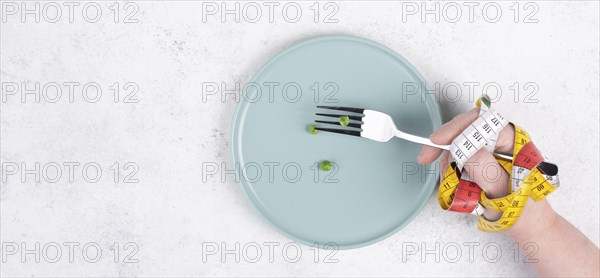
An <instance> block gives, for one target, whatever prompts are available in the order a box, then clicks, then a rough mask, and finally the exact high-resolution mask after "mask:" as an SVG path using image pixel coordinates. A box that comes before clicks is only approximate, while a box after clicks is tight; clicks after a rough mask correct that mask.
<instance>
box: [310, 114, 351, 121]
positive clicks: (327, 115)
mask: <svg viewBox="0 0 600 278" xmlns="http://www.w3.org/2000/svg"><path fill="white" fill-rule="evenodd" d="M316 114H317V116H323V117H333V118H338V119H339V118H340V117H341V116H346V115H336V114H323V113H316ZM348 118H349V119H350V120H355V121H359V122H360V121H361V119H362V117H359V116H348Z"/></svg>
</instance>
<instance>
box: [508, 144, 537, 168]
mask: <svg viewBox="0 0 600 278" xmlns="http://www.w3.org/2000/svg"><path fill="white" fill-rule="evenodd" d="M542 161H544V157H543V156H542V154H541V153H540V151H538V149H537V147H536V146H535V144H533V142H531V141H530V142H528V143H527V144H525V146H523V148H522V149H521V150H520V151H519V154H518V155H517V157H515V160H514V161H513V165H514V166H519V167H523V168H527V169H530V170H531V169H533V167H535V166H537V165H538V164H540V162H542Z"/></svg>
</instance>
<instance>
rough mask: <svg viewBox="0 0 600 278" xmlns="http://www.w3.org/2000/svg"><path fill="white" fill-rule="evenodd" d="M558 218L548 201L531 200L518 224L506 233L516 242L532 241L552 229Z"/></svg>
mask: <svg viewBox="0 0 600 278" xmlns="http://www.w3.org/2000/svg"><path fill="white" fill-rule="evenodd" d="M557 218H558V214H557V213H556V212H555V211H554V210H553V209H552V207H551V206H550V203H548V201H547V200H545V199H544V200H541V201H539V202H535V201H534V200H529V201H528V202H527V205H525V208H524V209H523V212H522V214H521V216H520V217H519V219H518V220H517V223H515V225H514V226H513V227H511V228H510V229H509V230H507V231H506V233H507V234H508V235H509V236H510V237H511V238H512V239H513V240H514V241H516V242H527V241H531V239H532V238H533V237H536V236H538V235H540V234H542V233H543V232H544V231H546V230H547V229H549V228H551V227H552V225H553V224H554V223H555V221H556V219H557Z"/></svg>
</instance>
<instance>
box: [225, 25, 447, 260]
mask: <svg viewBox="0 0 600 278" xmlns="http://www.w3.org/2000/svg"><path fill="white" fill-rule="evenodd" d="M422 86H425V81H424V79H423V78H422V77H421V75H420V74H419V73H418V72H417V71H416V70H415V69H414V68H413V67H412V66H411V65H410V64H409V63H408V62H407V61H406V60H405V59H404V58H402V57H401V56H400V55H398V54H396V53H395V52H393V51H392V50H390V49H388V48H387V47H385V46H382V45H380V44H378V43H375V42H372V41H369V40H366V39H361V38H357V37H350V36H324V37H317V38H313V39H309V40H306V41H303V42H301V43H298V44H296V45H294V46H292V47H289V48H288V49H286V50H285V51H283V52H281V53H280V54H278V55H277V56H275V57H274V58H272V59H271V60H270V61H269V62H268V63H267V64H266V65H264V66H263V67H262V68H261V69H260V71H259V72H258V73H257V74H256V76H255V77H254V78H253V79H252V80H251V82H249V83H248V84H246V86H243V89H242V92H243V93H242V96H243V97H242V98H241V101H240V103H239V105H238V107H237V110H236V113H235V117H234V125H233V157H234V160H235V162H236V165H238V166H239V169H240V170H239V174H240V176H241V179H240V182H241V186H242V189H243V191H244V193H245V195H246V197H247V198H248V200H250V202H251V203H252V205H253V206H254V208H256V210H257V211H258V213H259V214H260V215H261V216H262V217H263V218H264V219H265V220H266V221H267V222H268V223H270V224H271V225H272V226H273V227H274V228H275V229H277V230H278V231H279V232H280V233H282V234H284V235H285V236H287V237H289V238H290V239H293V240H295V241H297V242H300V243H304V244H306V245H310V246H315V244H318V246H320V247H323V246H325V247H327V245H326V244H328V243H329V244H330V245H337V246H338V247H339V248H341V249H348V248H356V247H361V246H365V245H368V244H372V243H375V242H377V241H380V240H382V239H384V238H386V237H388V236H390V235H392V234H394V233H396V232H397V231H398V230H400V229H401V228H402V227H404V226H405V225H407V224H408V223H409V222H410V221H411V220H412V219H413V218H414V217H415V216H416V215H417V214H418V213H419V211H420V210H421V209H422V208H423V206H424V205H425V203H426V202H427V200H428V199H429V197H430V196H431V193H432V192H433V189H434V186H435V183H436V180H437V174H436V173H431V172H429V173H428V172H427V171H426V169H425V168H421V167H420V166H418V164H417V163H416V156H417V154H418V152H419V151H420V149H421V146H420V145H418V144H415V143H411V142H407V141H404V140H402V139H397V138H394V139H392V140H391V141H390V142H388V143H378V142H375V141H371V140H368V139H364V138H360V137H353V136H346V135H339V134H333V133H325V132H320V133H319V134H317V135H312V134H310V133H309V132H308V131H307V126H309V125H310V124H312V123H313V121H314V120H315V119H316V116H315V112H317V110H318V109H317V108H316V106H317V105H340V106H352V107H361V108H367V109H373V110H379V111H382V112H386V113H388V114H389V115H391V116H392V117H393V118H394V121H395V122H396V125H397V126H398V128H399V129H401V130H403V131H405V132H409V133H412V134H415V135H420V136H429V134H430V133H431V132H432V131H433V130H434V129H436V128H437V127H439V126H440V124H441V117H440V112H439V108H438V106H437V104H436V103H435V101H434V99H433V96H432V95H431V94H421V93H420V91H419V90H418V89H419V88H422ZM415 88H416V89H415ZM322 160H329V161H331V162H334V163H335V165H336V167H335V169H334V170H333V171H330V172H323V171H320V170H318V167H316V163H318V162H320V161H322ZM436 170H437V169H436ZM329 248H330V247H329Z"/></svg>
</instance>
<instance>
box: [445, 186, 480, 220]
mask: <svg viewBox="0 0 600 278" xmlns="http://www.w3.org/2000/svg"><path fill="white" fill-rule="evenodd" d="M480 195H481V188H480V187H479V186H478V185H477V184H476V183H474V182H472V181H466V180H460V181H459V182H458V186H457V187H456V192H455V193H454V199H453V201H452V205H451V206H450V208H449V209H448V210H450V211H455V212H463V213H471V212H472V211H473V210H474V209H475V207H476V206H477V204H478V203H479V196H480Z"/></svg>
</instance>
